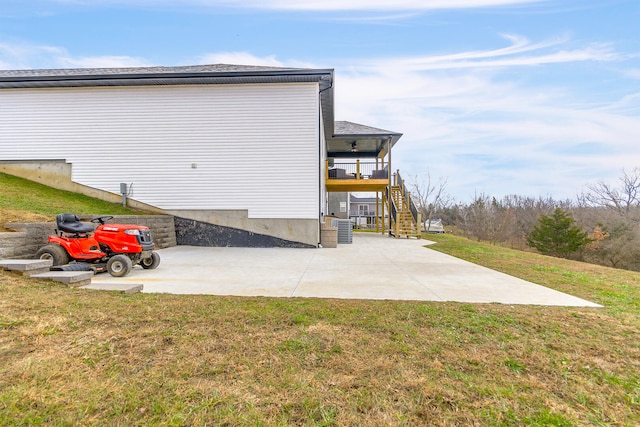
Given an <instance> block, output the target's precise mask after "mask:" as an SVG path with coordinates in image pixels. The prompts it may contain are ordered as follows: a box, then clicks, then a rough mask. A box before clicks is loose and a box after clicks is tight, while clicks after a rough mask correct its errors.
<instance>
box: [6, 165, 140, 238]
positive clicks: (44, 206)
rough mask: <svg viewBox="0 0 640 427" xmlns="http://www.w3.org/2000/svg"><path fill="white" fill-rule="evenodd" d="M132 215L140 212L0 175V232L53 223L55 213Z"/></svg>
mask: <svg viewBox="0 0 640 427" xmlns="http://www.w3.org/2000/svg"><path fill="white" fill-rule="evenodd" d="M62 212H73V213H78V214H101V213H107V212H108V213H109V214H111V215H116V214H117V215H135V214H136V213H138V214H139V213H140V212H137V211H134V210H131V209H127V208H124V207H122V205H120V204H118V203H109V202H105V201H102V200H98V199H93V198H91V197H88V196H84V195H81V194H76V193H71V192H69V191H61V190H57V189H54V188H52V187H47V186H46V185H42V184H38V183H36V182H33V181H29V180H26V179H22V178H18V177H16V176H13V175H7V174H4V173H0V230H2V228H3V227H4V224H6V223H8V222H53V221H55V217H56V215H57V214H59V213H62Z"/></svg>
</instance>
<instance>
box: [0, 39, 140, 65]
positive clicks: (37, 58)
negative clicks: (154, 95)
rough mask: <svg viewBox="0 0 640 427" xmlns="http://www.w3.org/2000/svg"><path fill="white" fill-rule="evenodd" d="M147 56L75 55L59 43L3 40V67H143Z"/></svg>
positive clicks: (0, 60)
mask: <svg viewBox="0 0 640 427" xmlns="http://www.w3.org/2000/svg"><path fill="white" fill-rule="evenodd" d="M149 65H152V64H150V63H149V62H148V61H147V60H145V59H144V58H136V57H131V56H126V55H98V56H73V55H72V54H70V53H69V52H68V51H67V50H66V49H64V48H62V47H59V46H48V45H37V44H31V43H25V42H21V41H12V42H0V68H2V69H27V68H114V67H144V66H149Z"/></svg>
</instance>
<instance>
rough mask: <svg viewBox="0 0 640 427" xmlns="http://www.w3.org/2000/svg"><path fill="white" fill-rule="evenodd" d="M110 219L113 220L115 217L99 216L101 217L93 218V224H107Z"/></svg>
mask: <svg viewBox="0 0 640 427" xmlns="http://www.w3.org/2000/svg"><path fill="white" fill-rule="evenodd" d="M110 219H113V217H112V216H110V215H105V216H99V217H96V218H93V219H92V220H91V222H95V223H98V222H99V223H100V224H104V223H105V222H107V221H109V220H110Z"/></svg>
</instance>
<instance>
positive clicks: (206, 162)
mask: <svg viewBox="0 0 640 427" xmlns="http://www.w3.org/2000/svg"><path fill="white" fill-rule="evenodd" d="M333 83H334V72H333V70H332V69H293V68H273V67H252V66H234V65H209V66H187V67H150V68H117V69H64V70H63V69H57V70H14V71H6V70H5V71H2V70H0V171H4V172H7V173H11V174H14V175H19V176H24V177H26V178H29V179H33V180H37V181H40V182H43V183H45V184H48V185H52V186H55V187H59V188H63V189H68V190H72V191H79V192H83V193H86V194H89V195H92V196H96V197H101V198H104V199H107V200H112V201H119V200H121V197H122V195H121V193H120V190H121V184H126V185H127V194H126V196H127V198H128V203H129V204H130V205H131V206H134V207H135V206H139V207H144V208H147V209H152V210H155V211H158V212H164V213H168V214H173V215H176V217H178V218H179V219H180V220H181V221H183V222H182V223H181V226H182V227H187V231H185V232H184V236H182V237H183V238H186V239H187V241H186V243H192V244H211V245H242V246H244V245H247V246H312V247H315V246H317V244H318V242H319V241H320V238H319V233H320V230H321V222H322V221H323V216H324V215H325V214H326V209H327V191H340V190H339V189H336V187H335V185H332V184H331V182H332V181H333V182H334V183H336V182H337V184H338V187H340V188H343V187H344V183H343V182H338V181H337V180H333V179H330V177H329V176H328V175H329V169H330V168H329V163H331V162H332V159H333V158H335V157H342V158H353V157H355V156H356V155H357V156H358V157H362V156H370V157H373V158H375V160H376V165H377V166H376V169H381V170H382V169H385V168H386V170H390V168H389V162H390V157H391V148H392V147H393V145H394V144H395V143H396V142H397V140H398V139H399V138H400V136H401V134H398V133H395V132H389V131H384V130H380V129H375V128H368V127H366V126H362V125H356V124H352V123H349V122H341V123H342V125H341V126H342V128H343V129H345V131H344V132H342V133H340V132H339V131H336V123H335V122H334V117H333ZM356 147H358V148H360V150H359V151H358V150H357V149H356ZM385 162H386V163H385ZM359 167H360V165H359V163H358V168H359ZM359 171H360V169H358V174H357V177H356V174H355V173H354V174H353V176H354V179H356V178H357V179H358V180H359V181H362V183H364V181H368V182H366V183H364V184H369V187H371V188H373V187H376V188H377V189H376V190H374V191H382V188H383V187H382V184H385V186H386V185H388V184H389V182H390V177H389V176H388V174H386V175H384V176H383V175H375V174H369V175H367V176H366V177H365V176H364V175H362V176H361V175H360V172H359ZM364 178H367V179H364ZM370 178H377V179H370ZM374 181H375V182H374ZM354 183H355V181H354ZM375 183H377V186H375V185H374V184H375ZM369 187H367V188H369ZM363 190H365V189H363ZM350 191H352V190H350ZM365 191H366V190H365ZM369 191H371V190H369ZM209 226H212V227H214V228H211V227H209ZM189 227H195V228H189ZM188 238H193V239H195V240H194V241H192V242H190V241H188Z"/></svg>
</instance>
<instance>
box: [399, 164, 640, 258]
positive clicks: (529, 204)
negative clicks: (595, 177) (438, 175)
mask: <svg viewBox="0 0 640 427" xmlns="http://www.w3.org/2000/svg"><path fill="white" fill-rule="evenodd" d="M410 182H411V184H410V188H411V194H412V198H413V201H414V203H415V204H416V206H417V207H418V210H419V211H420V212H421V214H422V218H423V221H424V225H423V227H424V230H425V231H427V230H428V226H429V220H431V219H433V218H440V219H442V221H443V223H444V224H445V225H447V226H448V227H447V228H448V229H449V230H455V232H457V233H460V234H463V235H465V236H467V237H468V238H471V239H477V240H481V241H488V242H491V243H495V244H500V245H505V246H509V247H511V248H514V249H520V250H532V251H538V252H542V253H546V254H549V255H553V256H560V257H564V258H571V259H575V260H580V261H585V262H589V263H593V264H599V265H605V266H610V267H615V268H622V269H628V270H636V271H640V168H634V169H633V170H632V171H623V173H622V175H621V176H620V177H619V178H618V180H617V181H616V182H615V183H614V184H611V183H607V182H605V181H598V182H596V183H594V184H589V185H586V186H585V190H584V191H583V193H581V194H579V195H577V196H576V198H575V199H574V200H572V199H566V200H556V199H554V198H553V197H551V196H548V197H529V196H520V195H507V196H504V197H502V198H500V199H498V198H496V197H492V196H488V195H486V194H476V195H474V197H473V199H472V200H471V201H470V202H468V203H460V202H456V201H455V200H454V199H453V198H452V197H450V196H449V195H448V194H447V192H446V185H447V181H446V180H445V179H439V180H438V181H437V182H434V181H433V180H432V179H431V176H430V175H429V173H428V172H427V174H426V176H423V177H422V178H421V177H419V176H417V175H416V176H413V177H412V178H411V180H410ZM558 227H559V228H558ZM545 239H546V240H545ZM563 239H564V242H563ZM554 240H555V241H554ZM541 241H542V242H546V241H548V243H549V245H550V248H551V249H549V248H548V247H545V246H544V245H543V246H540V245H537V244H536V242H541ZM572 244H577V246H572ZM554 245H555V246H554Z"/></svg>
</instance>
